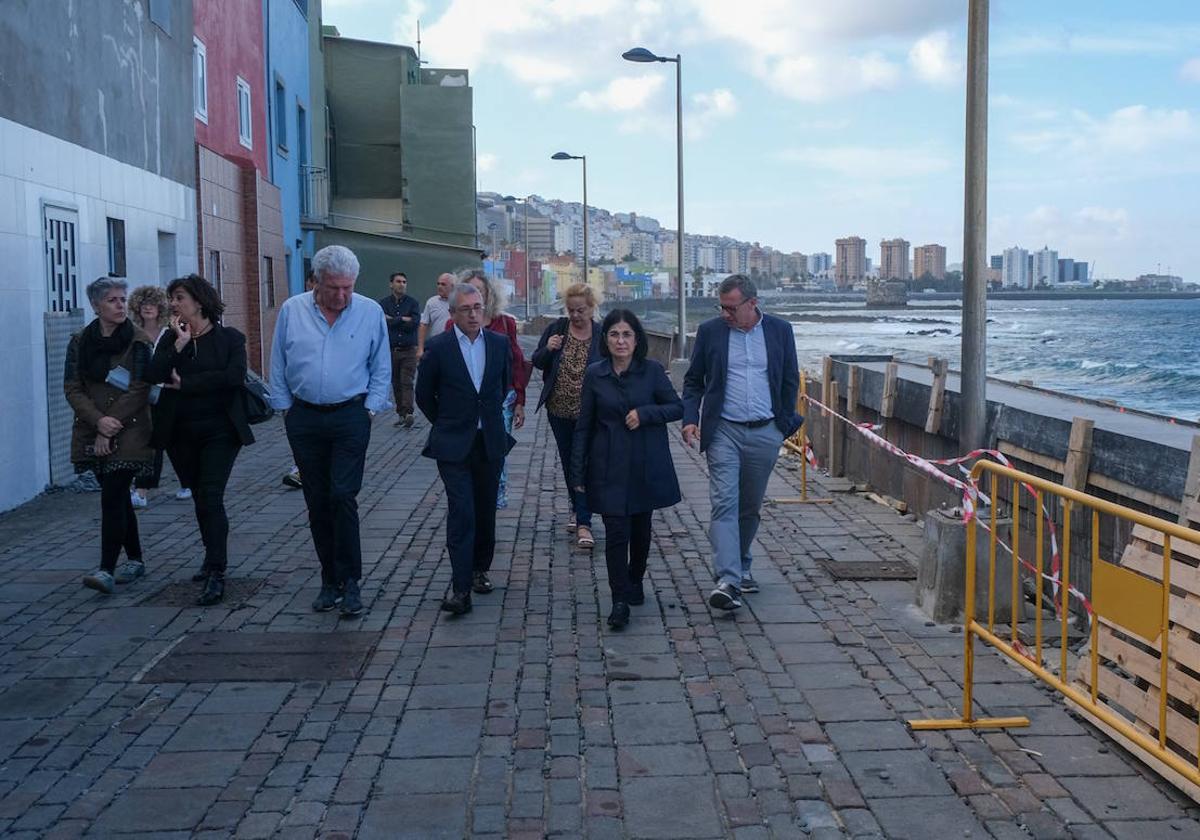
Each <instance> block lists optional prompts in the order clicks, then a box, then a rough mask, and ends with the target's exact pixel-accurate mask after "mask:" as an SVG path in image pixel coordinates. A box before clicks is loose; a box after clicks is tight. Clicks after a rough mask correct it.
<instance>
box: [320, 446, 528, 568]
mask: <svg viewBox="0 0 1200 840" xmlns="http://www.w3.org/2000/svg"><path fill="white" fill-rule="evenodd" d="M437 466H438V474H439V475H441V477H442V484H443V485H445V487H446V507H447V508H448V511H447V513H446V548H447V550H449V552H450V566H451V567H452V569H453V574H452V578H451V587H452V588H453V590H454V591H455V592H470V591H471V575H472V573H474V572H486V571H487V570H488V569H490V568H491V567H492V555H493V554H495V551H496V490H497V489H498V488H499V486H500V470H501V469H502V468H503V467H504V459H500V460H498V461H489V460H488V459H487V447H485V446H484V444H483V433H482V432H476V433H475V442H474V443H473V444H471V451H470V452H469V453H468V454H467V459H466V460H465V461H453V462H452V461H438V462H437ZM300 469H301V473H303V471H304V468H303V466H301V468H300ZM304 480H305V481H307V480H308V479H307V478H305V479H304Z"/></svg>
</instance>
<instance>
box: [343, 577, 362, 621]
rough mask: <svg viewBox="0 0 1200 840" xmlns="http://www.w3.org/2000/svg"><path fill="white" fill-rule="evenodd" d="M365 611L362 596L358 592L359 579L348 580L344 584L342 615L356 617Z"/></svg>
mask: <svg viewBox="0 0 1200 840" xmlns="http://www.w3.org/2000/svg"><path fill="white" fill-rule="evenodd" d="M362 611H363V603H362V596H361V595H359V592H358V581H356V580H348V581H346V582H345V584H343V585H342V616H343V617H344V618H356V617H357V616H359V615H361V614H362Z"/></svg>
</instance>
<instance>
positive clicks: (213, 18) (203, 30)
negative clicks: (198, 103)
mask: <svg viewBox="0 0 1200 840" xmlns="http://www.w3.org/2000/svg"><path fill="white" fill-rule="evenodd" d="M193 17H194V24H195V35H196V37H197V38H198V39H199V40H200V42H201V43H203V44H204V49H205V53H206V55H207V59H208V61H207V64H208V123H207V124H205V123H204V122H202V121H201V120H199V119H197V120H196V142H197V143H199V144H200V145H202V146H204V147H206V148H208V149H212V150H213V151H214V152H217V153H218V154H221V155H224V156H226V157H229V158H241V159H243V160H249V161H250V162H251V163H252V164H253V165H254V168H255V169H257V170H258V172H259V174H260V175H262V177H263V178H267V179H269V177H270V173H269V171H268V169H267V152H268V148H267V146H268V145H269V142H270V139H269V135H268V132H267V93H266V90H265V86H266V75H267V71H266V57H265V55H264V54H263V50H264V47H263V16H262V3H261V2H260V1H259V0H203V2H196V3H194V4H193ZM238 76H241V77H242V78H243V79H245V80H246V82H247V83H248V84H249V85H250V119H251V125H252V129H251V141H252V144H253V146H254V148H253V149H247V148H246V147H245V146H243V145H242V144H241V143H240V142H239V141H238V99H237V78H238Z"/></svg>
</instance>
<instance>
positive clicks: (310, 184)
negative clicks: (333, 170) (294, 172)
mask: <svg viewBox="0 0 1200 840" xmlns="http://www.w3.org/2000/svg"><path fill="white" fill-rule="evenodd" d="M300 221H301V223H303V224H312V225H323V224H326V223H328V221H329V172H328V170H326V169H325V167H323V166H301V167H300Z"/></svg>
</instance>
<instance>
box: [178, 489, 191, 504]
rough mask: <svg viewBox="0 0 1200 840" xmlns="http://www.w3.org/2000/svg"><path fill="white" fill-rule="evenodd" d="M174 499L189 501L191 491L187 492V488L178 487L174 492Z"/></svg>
mask: <svg viewBox="0 0 1200 840" xmlns="http://www.w3.org/2000/svg"><path fill="white" fill-rule="evenodd" d="M175 498H176V499H179V500H180V501H184V500H187V499H190V498H192V491H191V490H189V489H188V488H187V487H180V488H179V489H178V490H176V491H175Z"/></svg>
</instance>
